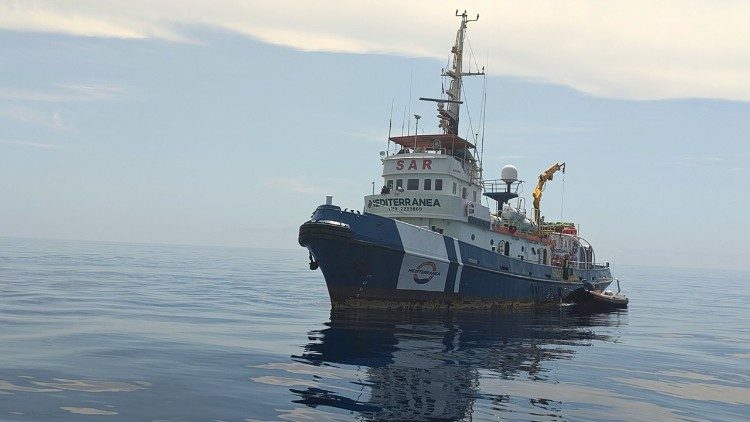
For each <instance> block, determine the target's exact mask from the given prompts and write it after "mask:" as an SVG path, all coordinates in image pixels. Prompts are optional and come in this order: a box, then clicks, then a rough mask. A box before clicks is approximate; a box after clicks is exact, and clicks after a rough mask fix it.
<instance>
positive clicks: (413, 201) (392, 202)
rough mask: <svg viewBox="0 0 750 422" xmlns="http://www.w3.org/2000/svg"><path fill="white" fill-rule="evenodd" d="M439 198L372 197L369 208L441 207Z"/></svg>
mask: <svg viewBox="0 0 750 422" xmlns="http://www.w3.org/2000/svg"><path fill="white" fill-rule="evenodd" d="M439 206H441V205H440V200H439V199H437V198H378V199H371V200H369V201H368V203H367V208H372V207H439Z"/></svg>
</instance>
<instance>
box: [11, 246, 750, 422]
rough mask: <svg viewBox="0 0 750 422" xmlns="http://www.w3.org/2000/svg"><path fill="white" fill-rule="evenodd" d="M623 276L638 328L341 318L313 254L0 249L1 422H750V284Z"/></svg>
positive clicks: (622, 321)
mask: <svg viewBox="0 0 750 422" xmlns="http://www.w3.org/2000/svg"><path fill="white" fill-rule="evenodd" d="M614 273H615V275H616V277H618V278H619V279H620V280H621V287H622V289H623V292H625V293H626V294H627V295H628V297H629V298H630V306H629V308H628V309H626V310H620V311H614V312H606V313H586V312H583V311H580V310H577V309H575V308H574V307H570V306H562V307H559V306H556V307H552V308H544V309H536V310H528V311H516V312H434V311H431V312H426V311H422V312H419V311H411V312H408V311H392V310H391V311H372V310H369V311H356V310H348V311H340V312H339V311H336V312H332V311H331V307H330V303H329V301H328V296H327V292H326V288H325V283H324V280H323V277H322V275H321V273H320V271H319V270H318V271H310V270H309V268H308V259H307V253H306V251H305V250H304V249H302V248H299V249H290V250H262V249H250V248H225V247H204V246H175V245H153V244H125V243H103V242H84V241H63V240H31V239H15V238H0V420H4V421H67V420H75V421H79V420H84V421H85V420H98V421H109V420H111V421H119V420H127V421H326V420H333V421H349V420H435V419H442V420H521V421H565V420H596V421H605V420H606V421H669V420H687V421H747V420H750V306H749V304H750V273H749V272H742V271H731V270H721V269H679V268H657V267H641V266H625V265H619V266H616V267H614Z"/></svg>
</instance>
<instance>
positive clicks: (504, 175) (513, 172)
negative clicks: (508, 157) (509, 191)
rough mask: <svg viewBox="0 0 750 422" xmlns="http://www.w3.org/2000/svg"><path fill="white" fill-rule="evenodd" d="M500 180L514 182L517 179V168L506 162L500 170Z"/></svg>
mask: <svg viewBox="0 0 750 422" xmlns="http://www.w3.org/2000/svg"><path fill="white" fill-rule="evenodd" d="M500 180H502V181H503V182H506V183H508V182H515V181H516V180H518V169H517V168H516V166H513V165H510V164H508V165H507V166H505V167H503V169H502V170H500Z"/></svg>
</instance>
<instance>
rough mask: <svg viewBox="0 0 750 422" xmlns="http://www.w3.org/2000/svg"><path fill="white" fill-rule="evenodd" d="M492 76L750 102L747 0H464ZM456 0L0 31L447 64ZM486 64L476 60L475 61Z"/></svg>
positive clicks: (215, 8)
mask: <svg viewBox="0 0 750 422" xmlns="http://www.w3.org/2000/svg"><path fill="white" fill-rule="evenodd" d="M463 3H465V4H462V5H461V9H463V8H467V9H469V12H470V13H473V12H479V13H480V14H481V19H480V21H479V22H476V23H472V24H471V27H470V40H471V43H472V47H473V48H474V51H475V53H476V54H477V56H478V57H479V58H480V59H479V60H480V61H481V60H482V59H481V58H483V57H485V55H486V54H488V55H489V63H488V68H487V69H488V71H489V72H491V73H494V74H502V75H516V76H522V77H527V78H537V79H540V80H543V81H548V82H553V83H558V84H564V85H569V86H573V87H575V88H577V89H580V90H582V91H584V92H587V93H590V94H594V95H600V96H607V97H616V98H629V99H658V98H676V97H709V98H721V99H730V100H742V101H750V43H748V42H747V40H750V25H748V24H747V22H749V21H750V3H749V2H742V1H721V2H684V1H677V0H665V1H659V2H653V1H645V0H640V1H638V0H630V1H607V2H601V1H584V0H578V1H566V2H559V1H551V0H536V1H524V2H512V1H502V2H498V1H489V0H486V1H475V2H463ZM455 5H456V4H455V3H454V2H446V1H423V2H418V1H414V2H406V3H404V2H397V1H395V0H390V1H379V2H374V1H373V2H348V1H341V0H337V1H326V2H309V1H301V0H292V1H287V2H285V3H284V4H279V3H274V2H259V1H255V2H244V1H229V0H213V1H199V0H179V1H178V0H164V1H160V2H153V1H148V0H129V1H124V0H121V1H108V2H106V3H104V2H101V1H99V0H75V1H61V0H39V1H35V2H9V3H8V2H6V3H4V4H3V5H0V28H4V29H10V30H18V31H46V32H59V33H66V34H75V35H83V36H99V37H118V38H160V39H166V40H171V41H186V40H189V39H190V36H188V35H187V34H184V33H181V31H180V27H181V25H207V26H213V27H219V28H223V29H227V30H232V31H237V32H239V33H242V34H246V35H248V36H251V37H254V38H258V39H260V40H263V41H265V42H269V43H274V44H279V45H284V46H289V47H292V48H296V49H301V50H307V51H337V52H352V53H387V54H399V55H408V56H423V57H433V58H437V59H440V60H441V61H445V59H446V58H447V56H448V49H449V47H450V43H451V42H452V40H453V37H454V31H455V29H456V25H457V19H456V18H454V17H452V13H453V10H454V8H455ZM481 64H482V63H480V65H481Z"/></svg>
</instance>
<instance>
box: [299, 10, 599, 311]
mask: <svg viewBox="0 0 750 422" xmlns="http://www.w3.org/2000/svg"><path fill="white" fill-rule="evenodd" d="M456 15H457V16H459V17H460V18H461V24H460V27H459V29H458V32H457V35H456V42H455V44H454V46H453V48H452V50H451V53H452V66H451V67H450V68H449V69H447V70H444V71H443V76H445V77H446V78H447V79H448V80H449V84H448V88H447V89H445V90H444V92H443V95H442V98H438V99H434V98H421V99H422V100H427V101H434V102H436V103H437V111H438V118H439V124H438V128H439V130H440V133H436V134H420V133H419V132H418V131H416V130H415V133H414V135H406V136H394V137H389V146H390V145H392V148H391V147H389V148H388V149H387V150H386V151H381V161H382V165H383V173H382V176H383V187H382V189H381V190H380V193H377V194H373V195H368V196H365V198H364V213H359V212H346V211H342V210H341V208H340V207H338V206H335V205H333V203H332V199H331V197H328V198H327V201H326V204H325V205H321V206H320V207H318V209H316V210H315V212H314V213H313V216H312V218H311V220H310V221H308V222H307V223H305V224H303V225H302V227H301V228H300V237H299V241H300V244H301V245H302V246H305V247H307V248H308V249H309V251H310V260H311V268H313V269H314V268H317V267H318V266H319V267H320V269H321V270H322V271H323V275H324V277H325V279H326V283H327V286H328V291H329V294H330V297H331V302H332V304H333V305H334V306H338V305H346V306H376V307H380V306H417V307H421V306H466V307H497V306H508V305H514V306H515V305H520V304H539V303H545V302H561V301H565V300H568V299H569V298H571V297H574V296H575V293H574V292H576V291H578V290H581V289H586V290H596V291H603V290H604V289H605V288H606V287H607V286H608V285H609V284H610V283H611V282H612V276H611V273H610V270H609V265H608V264H597V263H595V262H594V252H593V248H592V247H591V245H590V244H589V243H588V242H586V241H585V240H584V239H583V238H582V237H580V236H579V235H578V232H577V229H576V227H575V225H574V224H572V223H547V222H544V221H543V218H542V217H541V214H540V207H539V203H540V200H541V192H542V189H543V187H544V184H545V183H546V182H547V181H548V180H552V177H553V175H554V174H555V173H556V172H557V171H564V169H565V164H564V163H562V164H557V163H556V164H554V165H553V166H551V167H550V168H549V169H547V171H545V172H543V173H542V174H540V175H539V181H538V184H537V188H536V189H535V191H534V215H533V218H529V217H527V216H526V210H525V207H524V202H523V198H518V187H519V185H520V184H521V183H522V182H521V181H520V180H519V179H518V170H517V169H516V168H515V167H514V166H511V165H508V166H505V167H504V168H503V169H502V171H501V175H500V176H501V177H500V178H499V179H494V180H484V179H483V178H482V166H481V160H480V159H479V157H478V154H477V148H476V144H475V143H472V142H470V141H468V140H466V139H463V138H462V137H460V136H459V132H458V129H459V126H458V123H459V117H460V105H461V104H462V94H461V90H462V78H463V77H464V76H468V75H477V74H483V72H474V73H471V72H463V65H462V62H463V43H464V38H465V32H466V27H467V24H468V23H469V22H472V21H475V20H477V19H478V16H477V19H469V18H468V16H467V14H466V12H464V13H463V14H459V13H458V12H456ZM415 117H418V116H415ZM483 198H488V199H489V200H491V201H492V203H489V201H487V202H488V205H483V204H482V199H483ZM516 198H518V199H516ZM514 199H516V202H515V206H514V205H512V204H511V201H512V200H514ZM493 204H494V206H493Z"/></svg>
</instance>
